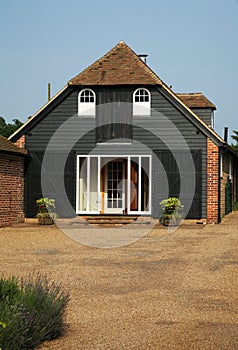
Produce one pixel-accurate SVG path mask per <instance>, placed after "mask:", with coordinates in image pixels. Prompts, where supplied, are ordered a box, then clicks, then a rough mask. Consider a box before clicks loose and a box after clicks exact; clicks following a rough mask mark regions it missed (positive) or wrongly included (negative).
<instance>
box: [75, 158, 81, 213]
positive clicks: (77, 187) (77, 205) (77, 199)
mask: <svg viewBox="0 0 238 350" xmlns="http://www.w3.org/2000/svg"><path fill="white" fill-rule="evenodd" d="M79 160H80V158H79V156H77V182H76V191H77V192H76V213H77V212H78V211H79Z"/></svg>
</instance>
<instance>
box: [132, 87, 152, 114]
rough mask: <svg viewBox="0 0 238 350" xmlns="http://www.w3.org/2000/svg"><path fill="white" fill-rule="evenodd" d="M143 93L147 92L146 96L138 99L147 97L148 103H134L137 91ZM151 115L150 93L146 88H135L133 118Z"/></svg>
mask: <svg viewBox="0 0 238 350" xmlns="http://www.w3.org/2000/svg"><path fill="white" fill-rule="evenodd" d="M140 90H141V91H144V92H147V94H148V95H144V94H142V95H139V98H141V97H143V96H144V97H145V96H148V98H149V101H136V97H137V96H136V94H137V93H138V92H139V91H140ZM150 115H151V93H150V91H149V90H148V89H146V88H142V87H140V88H137V89H136V90H135V91H134V92H133V116H150Z"/></svg>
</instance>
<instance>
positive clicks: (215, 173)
mask: <svg viewBox="0 0 238 350" xmlns="http://www.w3.org/2000/svg"><path fill="white" fill-rule="evenodd" d="M218 208H219V148H218V146H216V145H215V144H214V143H213V142H212V141H211V140H210V139H207V223H208V224H217V223H218V222H219V210H218Z"/></svg>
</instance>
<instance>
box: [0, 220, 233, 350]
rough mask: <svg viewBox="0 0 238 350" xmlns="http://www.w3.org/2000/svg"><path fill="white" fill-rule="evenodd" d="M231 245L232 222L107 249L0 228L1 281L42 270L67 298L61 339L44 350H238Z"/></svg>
mask: <svg viewBox="0 0 238 350" xmlns="http://www.w3.org/2000/svg"><path fill="white" fill-rule="evenodd" d="M237 243H238V214H237V213H233V214H230V215H229V216H228V217H227V218H226V219H225V220H224V222H223V224H221V225H214V226H212V225H211V226H205V227H203V226H189V225H186V226H184V227H181V228H179V229H178V230H176V231H175V232H173V233H170V232H168V231H167V230H166V229H154V230H152V231H151V232H149V233H148V234H147V235H146V236H145V237H143V238H141V239H140V240H138V241H137V242H134V243H132V244H130V245H126V246H123V247H120V248H114V249H99V248H93V247H88V246H85V245H82V244H80V243H77V242H75V241H74V240H72V239H71V238H69V237H67V236H66V235H65V234H64V233H62V232H61V231H60V230H59V229H58V228H57V227H56V226H45V227H44V226H38V225H37V224H35V223H32V222H28V223H26V224H20V225H17V226H14V227H11V228H2V229H0V247H1V254H0V264H1V272H2V274H4V275H5V276H9V275H16V276H18V277H21V276H28V274H29V273H31V272H33V271H37V272H38V271H39V272H41V273H42V274H46V275H48V276H49V277H51V279H53V280H54V281H57V282H62V284H63V287H64V288H65V289H66V290H67V291H69V292H70V295H71V301H70V303H69V307H68V310H67V317H66V321H67V323H68V326H69V327H68V330H67V332H66V335H65V336H64V337H62V338H60V339H58V340H55V341H52V342H48V343H44V344H43V345H42V346H41V348H40V349H41V350H47V349H50V350H62V349H67V350H71V349H72V350H77V349H80V350H81V349H82V350H89V349H90V350H96V349H102V350H107V349H110V350H131V349H136V350H150V349H153V350H154V349H158V350H170V349H176V350H180V349H183V350H193V349H196V350H208V349H209V350H216V349H217V350H218V349H219V350H237V349H238V293H237V290H238V244H237Z"/></svg>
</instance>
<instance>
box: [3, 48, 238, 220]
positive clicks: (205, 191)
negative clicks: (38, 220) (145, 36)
mask: <svg viewBox="0 0 238 350" xmlns="http://www.w3.org/2000/svg"><path fill="white" fill-rule="evenodd" d="M215 110H216V107H215V105H214V104H213V103H212V102H211V101H209V100H208V99H207V98H206V97H205V96H204V95H203V94H202V93H175V92H174V91H173V90H172V89H171V88H170V87H168V86H167V85H166V84H165V83H164V82H163V81H162V80H161V79H160V77H159V76H158V75H157V74H155V73H154V72H153V71H152V70H151V69H150V67H149V66H148V65H147V64H146V61H145V56H140V55H137V54H136V53H135V52H134V51H133V50H132V49H131V48H130V47H129V46H128V45H127V44H126V43H124V42H123V41H121V42H119V43H118V44H117V45H116V46H115V47H114V48H112V49H111V50H110V51H109V52H108V53H106V54H105V55H104V56H103V57H101V58H100V59H98V60H97V61H96V62H95V63H93V64H92V65H91V66H89V67H87V68H86V69H85V70H84V71H83V72H81V73H80V74H78V75H77V76H75V77H74V78H72V79H71V80H69V82H68V83H67V84H66V86H65V87H64V88H63V89H62V90H61V91H59V93H58V94H56V95H55V96H54V97H53V98H52V99H51V100H50V101H49V102H48V103H47V104H46V105H45V106H43V107H42V108H41V109H40V110H39V111H38V112H36V113H35V115H33V116H32V118H30V119H29V120H28V121H27V122H26V123H25V124H24V125H23V126H22V127H21V128H20V129H19V130H18V131H16V132H15V133H14V134H13V135H12V136H11V137H10V140H11V141H12V142H14V143H16V144H17V145H20V146H21V147H24V148H25V149H26V150H27V151H28V154H29V158H28V161H27V164H26V169H25V215H26V216H27V217H33V216H34V215H35V214H36V212H35V211H36V207H35V201H36V199H37V198H40V197H42V196H44V197H51V198H54V199H55V200H56V208H57V209H56V210H57V213H58V215H59V216H60V217H74V216H76V215H92V214H93V215H104V214H107V215H109V214H110V215H118V214H120V215H125V216H129V215H145V216H152V217H155V218H158V217H160V215H161V209H160V205H159V203H160V201H161V200H162V199H165V198H168V197H178V198H179V199H180V201H181V202H182V204H183V205H184V215H185V216H186V218H189V219H193V220H196V221H197V222H206V223H218V222H219V221H220V219H221V218H222V216H223V215H225V214H226V213H228V212H229V211H231V210H232V203H233V202H236V201H237V155H236V154H235V153H234V152H233V150H232V149H231V147H230V146H229V145H228V144H227V142H226V141H225V140H223V139H222V138H221V137H220V136H219V135H218V134H217V133H216V132H215V131H214V128H213V127H214V111H215Z"/></svg>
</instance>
